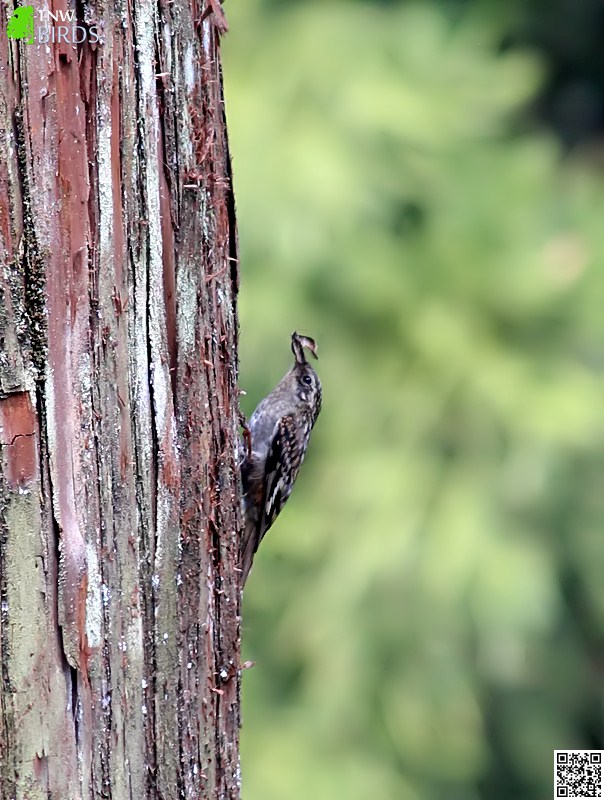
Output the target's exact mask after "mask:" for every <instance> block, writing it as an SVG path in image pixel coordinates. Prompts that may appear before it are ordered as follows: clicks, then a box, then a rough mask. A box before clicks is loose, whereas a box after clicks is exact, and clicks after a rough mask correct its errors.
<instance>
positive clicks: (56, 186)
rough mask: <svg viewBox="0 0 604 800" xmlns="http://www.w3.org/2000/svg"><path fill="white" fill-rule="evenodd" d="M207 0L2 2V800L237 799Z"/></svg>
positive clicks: (216, 132) (225, 336)
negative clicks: (32, 35)
mask: <svg viewBox="0 0 604 800" xmlns="http://www.w3.org/2000/svg"><path fill="white" fill-rule="evenodd" d="M191 2H192V5H190V4H189V3H187V2H184V1H181V0H176V1H173V0H158V2H155V3H153V2H150V0H143V1H142V2H137V3H136V4H134V5H130V4H128V3H126V2H119V0H118V4H117V6H113V5H111V6H109V7H105V6H103V5H102V4H94V3H84V5H83V6H82V7H78V17H79V22H78V24H79V25H82V26H90V25H95V26H96V27H97V29H98V30H99V31H100V32H101V34H102V41H101V43H100V44H97V45H93V44H90V43H88V42H84V43H83V44H81V45H78V46H77V47H74V46H71V45H66V44H64V43H61V44H52V43H50V44H49V45H48V46H47V45H45V44H38V43H36V44H34V45H26V44H24V43H23V42H21V41H17V40H8V39H7V37H6V36H5V35H4V31H5V29H6V23H7V18H6V14H7V12H6V8H5V7H2V9H0V20H1V28H2V30H0V68H1V69H2V73H1V74H0V152H2V154H6V158H2V159H0V425H1V428H0V442H1V444H2V460H1V466H0V470H1V475H0V599H1V613H0V664H1V669H2V672H1V676H0V681H1V683H0V797H2V798H12V797H19V798H21V797H27V798H31V799H33V798H38V797H45V798H46V797H48V796H52V797H57V798H65V799H66V800H67V799H68V798H69V800H71V798H100V797H103V798H137V800H138V799H139V798H162V800H169V799H171V798H198V797H199V798H237V797H238V796H239V785H238V781H239V757H238V730H239V681H240V668H239V585H238V584H239V579H238V573H237V569H236V568H237V541H238V532H239V527H240V519H239V515H240V510H239V479H238V470H237V464H236V440H237V425H238V395H237V317H236V297H237V281H238V273H237V252H236V230H235V218H234V203H233V197H232V186H231V178H230V164H229V154H228V146H227V139H226V129H225V119H224V111H223V97H222V81H221V74H220V64H219V31H218V30H217V28H216V20H217V19H218V18H217V16H216V14H215V13H213V12H212V11H211V10H210V13H209V14H208V15H207V16H206V18H205V19H204V20H203V21H201V18H202V14H203V9H202V8H201V7H198V6H197V4H196V3H195V0H191ZM58 9H63V10H66V6H65V0H58V2H57V4H56V6H55V8H54V11H57V10H58ZM218 22H220V20H218ZM221 27H222V26H221Z"/></svg>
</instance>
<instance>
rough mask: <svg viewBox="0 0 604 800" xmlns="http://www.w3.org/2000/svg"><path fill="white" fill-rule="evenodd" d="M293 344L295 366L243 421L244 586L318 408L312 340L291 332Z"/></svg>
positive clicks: (287, 490)
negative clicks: (307, 352)
mask: <svg viewBox="0 0 604 800" xmlns="http://www.w3.org/2000/svg"><path fill="white" fill-rule="evenodd" d="M291 348H292V352H293V354H294V364H293V366H292V367H291V369H290V370H289V371H288V372H287V373H286V374H285V375H284V376H283V378H282V379H281V380H280V381H279V383H278V384H277V385H276V386H275V388H274V389H273V390H272V392H270V393H269V394H268V395H267V396H266V397H265V398H264V399H263V400H261V401H260V403H259V404H258V406H257V408H256V410H255V411H254V413H253V414H252V416H251V417H250V420H249V423H248V424H247V426H244V438H245V439H246V441H247V451H246V453H245V455H244V456H243V460H242V463H241V483H242V488H243V509H244V528H243V536H242V540H241V551H240V552H241V561H240V565H241V573H242V576H241V577H242V582H241V585H242V587H243V586H245V582H246V581H247V577H248V575H249V572H250V569H251V568H252V562H253V560H254V556H255V554H256V551H257V550H258V546H259V545H260V542H261V541H262V539H263V538H264V535H265V534H266V532H267V531H268V529H269V528H270V527H271V525H272V524H273V522H274V521H275V520H276V518H277V516H278V515H279V513H280V511H281V509H282V508H283V506H284V505H285V502H286V501H287V499H288V497H289V496H290V494H291V491H292V489H293V486H294V483H295V481H296V478H297V477H298V473H299V471H300V467H301V466H302V462H303V461H304V456H305V455H306V449H307V447H308V442H309V441H310V434H311V432H312V429H313V427H314V424H315V422H316V421H317V417H318V416H319V412H320V410H321V403H322V399H323V392H322V387H321V381H320V380H319V376H318V375H317V373H316V372H315V370H314V369H313V367H312V366H311V364H309V362H308V361H307V359H306V354H305V352H304V351H305V349H306V350H308V351H309V352H310V353H312V355H313V356H314V358H318V356H317V345H316V342H315V340H314V339H312V338H311V337H310V336H303V335H301V334H298V333H296V332H295V331H294V333H292V337H291Z"/></svg>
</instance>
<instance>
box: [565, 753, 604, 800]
mask: <svg viewBox="0 0 604 800" xmlns="http://www.w3.org/2000/svg"><path fill="white" fill-rule="evenodd" d="M603 755H604V750H555V751H554V787H555V790H554V798H555V799H556V800H557V798H559V797H574V798H575V800H588V798H590V797H602V756H603Z"/></svg>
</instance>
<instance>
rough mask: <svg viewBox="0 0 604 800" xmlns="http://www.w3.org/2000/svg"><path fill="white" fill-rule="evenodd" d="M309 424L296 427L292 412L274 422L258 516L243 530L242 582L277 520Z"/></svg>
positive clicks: (291, 480)
mask: <svg viewBox="0 0 604 800" xmlns="http://www.w3.org/2000/svg"><path fill="white" fill-rule="evenodd" d="M309 436H310V426H303V427H302V429H300V426H297V425H296V423H295V421H294V418H293V417H292V416H291V415H289V414H288V415H286V416H284V417H281V418H280V419H279V421H278V422H277V424H276V425H275V430H274V432H273V438H272V440H271V443H270V445H269V448H268V453H267V456H266V462H265V468H264V480H263V487H264V488H263V492H262V497H261V498H259V500H260V502H259V511H260V513H259V515H258V517H257V522H256V521H255V524H253V529H251V528H250V529H246V531H245V540H244V548H243V558H242V569H243V583H245V580H246V578H247V576H248V573H249V571H250V569H251V567H252V561H253V558H254V554H255V553H256V550H257V549H258V547H259V545H260V542H261V541H262V539H263V537H264V534H265V533H266V532H267V530H268V529H269V528H270V527H271V525H272V524H273V522H274V521H275V520H276V519H277V517H278V515H279V512H280V511H281V509H282V508H283V506H284V505H285V501H286V500H287V498H288V497H289V495H290V493H291V490H292V487H293V485H294V482H295V480H296V477H297V475H298V472H299V471H300V466H301V464H302V460H303V458H304V451H305V450H306V446H307V445H308V438H309Z"/></svg>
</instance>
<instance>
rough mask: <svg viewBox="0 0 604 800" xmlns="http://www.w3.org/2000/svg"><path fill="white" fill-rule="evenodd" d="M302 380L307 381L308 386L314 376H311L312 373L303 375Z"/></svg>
mask: <svg viewBox="0 0 604 800" xmlns="http://www.w3.org/2000/svg"><path fill="white" fill-rule="evenodd" d="M302 382H303V383H305V384H306V385H307V386H310V384H311V383H312V378H311V377H310V375H304V376H303V377H302Z"/></svg>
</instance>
